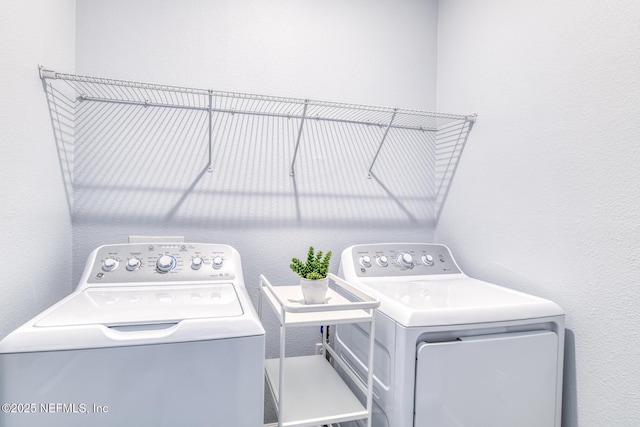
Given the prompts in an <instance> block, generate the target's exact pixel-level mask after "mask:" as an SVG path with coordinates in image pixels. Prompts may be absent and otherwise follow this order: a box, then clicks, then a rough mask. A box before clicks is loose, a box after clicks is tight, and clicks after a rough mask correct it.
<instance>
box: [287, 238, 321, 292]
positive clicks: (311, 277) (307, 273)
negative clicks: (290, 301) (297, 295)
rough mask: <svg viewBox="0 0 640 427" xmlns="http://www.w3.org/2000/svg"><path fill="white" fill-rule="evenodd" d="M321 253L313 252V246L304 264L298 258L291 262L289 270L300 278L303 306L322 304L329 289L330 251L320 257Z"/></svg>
mask: <svg viewBox="0 0 640 427" xmlns="http://www.w3.org/2000/svg"><path fill="white" fill-rule="evenodd" d="M322 255H323V253H322V251H318V252H315V250H314V249H313V246H310V247H309V252H308V253H307V260H306V262H302V261H300V260H299V259H298V258H293V259H292V260H291V265H290V267H291V270H293V272H294V273H296V274H297V275H298V276H300V287H301V289H302V296H303V297H304V302H305V304H322V303H324V302H325V301H324V299H325V296H326V295H327V290H328V289H329V278H328V277H327V274H329V261H331V251H329V252H327V253H326V254H324V256H322Z"/></svg>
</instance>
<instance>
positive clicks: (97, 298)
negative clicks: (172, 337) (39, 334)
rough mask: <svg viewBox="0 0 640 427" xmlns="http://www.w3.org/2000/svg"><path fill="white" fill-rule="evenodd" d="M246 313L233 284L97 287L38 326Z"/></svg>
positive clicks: (162, 320)
mask: <svg viewBox="0 0 640 427" xmlns="http://www.w3.org/2000/svg"><path fill="white" fill-rule="evenodd" d="M242 314H243V310H242V306H241V304H240V301H239V299H238V295H237V294H236V291H235V288H234V286H233V285H232V284H230V283H224V284H206V285H174V286H118V287H96V288H89V289H85V290H84V291H80V292H76V293H74V294H73V295H71V296H70V297H69V298H67V299H66V300H65V301H64V303H63V304H60V305H59V306H57V307H56V308H55V309H53V310H52V311H50V312H49V313H47V314H46V315H45V316H43V317H41V318H40V319H38V321H36V323H35V324H34V326H35V327H56V326H78V325H105V326H128V325H141V324H155V323H171V322H179V321H181V320H186V319H211V318H224V317H237V316H241V315H242Z"/></svg>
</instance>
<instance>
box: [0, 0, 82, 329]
mask: <svg viewBox="0 0 640 427" xmlns="http://www.w3.org/2000/svg"><path fill="white" fill-rule="evenodd" d="M74 38H75V0H68V1H67V0H64V1H63V0H60V1H56V2H51V1H47V0H34V1H29V2H24V1H20V0H9V1H4V2H3V3H2V7H0V45H2V67H0V147H1V155H0V176H1V180H2V183H3V185H2V202H0V242H2V245H3V248H4V250H3V254H2V263H1V268H2V273H1V274H0V338H2V337H4V336H5V335H6V334H7V333H9V332H10V331H11V330H13V329H15V328H16V327H17V326H19V325H20V324H21V323H23V322H25V321H27V320H28V319H29V318H30V317H32V316H34V315H35V314H37V313H38V312H40V311H41V310H42V309H44V308H45V307H47V306H49V305H51V304H52V303H53V302H55V301H57V300H58V299H60V298H61V297H62V296H64V295H66V294H68V293H69V291H70V290H71V289H72V283H71V265H70V263H69V259H70V257H71V221H70V215H69V210H68V207H67V201H66V197H65V192H64V187H63V182H62V178H61V173H60V164H59V159H58V155H57V150H56V145H55V141H54V138H53V132H52V129H51V120H50V118H49V111H48V109H47V103H46V99H45V93H44V91H43V88H42V84H41V82H40V79H39V78H38V64H45V65H47V66H51V67H61V68H65V69H68V70H70V71H73V69H74V52H75V42H74V40H75V39H74Z"/></svg>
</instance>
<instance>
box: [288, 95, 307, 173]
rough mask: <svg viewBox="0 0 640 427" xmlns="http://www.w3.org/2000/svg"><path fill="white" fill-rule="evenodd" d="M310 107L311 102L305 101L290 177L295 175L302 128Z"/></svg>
mask: <svg viewBox="0 0 640 427" xmlns="http://www.w3.org/2000/svg"><path fill="white" fill-rule="evenodd" d="M308 106H309V100H308V99H305V100H304V108H303V109H302V119H301V120H300V127H299V128H298V138H297V140H296V148H295V150H294V151H293V160H291V169H290V170H289V175H290V176H293V175H294V173H295V172H294V166H295V165H296V157H298V148H299V147H300V139H302V128H303V127H304V119H305V118H306V117H307V107H308Z"/></svg>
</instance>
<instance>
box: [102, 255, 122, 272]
mask: <svg viewBox="0 0 640 427" xmlns="http://www.w3.org/2000/svg"><path fill="white" fill-rule="evenodd" d="M118 265H120V263H119V262H118V260H117V259H115V258H107V259H105V260H104V261H102V269H103V270H104V271H113V270H115V269H116V268H118Z"/></svg>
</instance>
